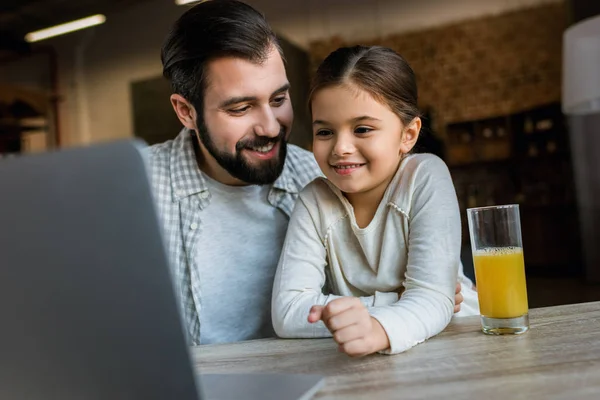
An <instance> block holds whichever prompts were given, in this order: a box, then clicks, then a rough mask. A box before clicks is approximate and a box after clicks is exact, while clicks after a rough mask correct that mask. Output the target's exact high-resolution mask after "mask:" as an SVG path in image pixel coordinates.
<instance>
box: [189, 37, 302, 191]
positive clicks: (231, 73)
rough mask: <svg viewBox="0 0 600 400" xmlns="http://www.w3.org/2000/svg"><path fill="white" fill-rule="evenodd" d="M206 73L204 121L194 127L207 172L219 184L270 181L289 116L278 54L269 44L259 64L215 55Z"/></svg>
mask: <svg viewBox="0 0 600 400" xmlns="http://www.w3.org/2000/svg"><path fill="white" fill-rule="evenodd" d="M206 77H207V81H206V91H205V95H204V125H203V126H202V125H201V124H200V125H198V126H197V128H198V134H199V137H200V144H201V149H202V152H203V153H204V154H203V155H204V162H205V163H206V164H207V165H206V166H207V167H208V168H207V169H208V171H209V174H212V175H213V178H215V179H217V180H219V181H222V182H223V183H234V184H235V183H238V184H239V183H242V184H244V183H246V184H269V183H273V182H274V181H275V180H276V179H277V178H278V177H279V175H280V174H281V172H282V170H283V165H284V162H285V156H286V142H287V138H288V136H289V132H290V129H291V126H292V121H293V119H294V114H293V111H292V105H291V103H290V96H289V83H288V80H287V76H286V73H285V67H284V64H283V60H282V59H281V56H280V54H279V52H278V51H277V50H276V49H275V48H274V47H273V48H272V49H271V51H270V52H269V55H268V58H267V59H266V60H265V61H264V62H263V63H261V64H255V63H253V62H250V61H247V60H243V59H240V58H234V57H225V58H220V59H216V60H214V61H211V62H210V63H209V64H208V68H207V74H206ZM231 178H234V179H233V181H234V182H231V181H232V179H231ZM236 181H237V182H236ZM240 181H241V182H240Z"/></svg>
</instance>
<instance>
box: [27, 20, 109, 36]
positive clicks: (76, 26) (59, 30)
mask: <svg viewBox="0 0 600 400" xmlns="http://www.w3.org/2000/svg"><path fill="white" fill-rule="evenodd" d="M104 21H106V17H105V16H104V15H102V14H96V15H92V16H91V17H87V18H82V19H78V20H75V21H71V22H67V23H64V24H60V25H56V26H52V27H50V28H46V29H41V30H39V31H35V32H30V33H28V34H27V35H25V40H26V41H28V42H29V43H32V42H38V41H40V40H44V39H48V38H51V37H54V36H58V35H64V34H65V33H69V32H73V31H78V30H80V29H85V28H89V27H91V26H95V25H100V24H102V23H104Z"/></svg>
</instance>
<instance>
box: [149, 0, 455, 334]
mask: <svg viewBox="0 0 600 400" xmlns="http://www.w3.org/2000/svg"><path fill="white" fill-rule="evenodd" d="M161 56H162V57H161V58H162V62H163V73H164V75H165V77H166V78H167V79H168V80H169V81H170V83H171V86H172V89H173V95H171V104H172V106H173V109H174V110H175V113H176V114H177V116H178V118H179V120H180V121H181V123H182V124H183V125H184V129H183V130H182V131H181V132H180V134H179V135H178V136H177V138H175V139H174V140H172V141H168V142H166V143H163V144H159V145H156V146H153V147H152V148H151V149H150V160H149V161H150V165H151V169H152V180H153V184H154V186H155V191H156V199H157V203H158V210H159V215H160V217H161V219H162V222H163V225H164V233H165V238H166V241H167V246H168V251H169V254H170V257H171V262H172V268H173V275H174V278H175V281H176V284H177V289H178V294H179V295H180V297H181V299H182V311H183V315H184V319H185V323H186V327H187V332H188V334H189V337H190V342H191V344H193V345H197V344H200V343H216V342H233V341H240V340H247V339H254V338H261V337H268V336H273V335H274V333H273V330H272V326H271V316H270V309H271V307H270V302H271V290H272V285H273V278H274V275H275V270H276V267H277V262H278V259H279V254H280V251H281V247H282V245H283V240H284V238H285V232H286V228H287V223H288V218H289V215H290V213H291V212H292V209H293V207H294V203H295V200H296V197H297V194H298V192H299V191H300V190H302V188H303V187H304V186H306V185H307V184H308V183H310V182H311V181H312V180H313V179H315V178H316V177H317V176H320V175H321V172H320V170H319V168H318V166H317V164H316V162H315V161H314V159H313V157H312V154H311V153H309V152H307V151H305V150H302V149H300V148H298V147H296V146H293V145H289V144H287V139H288V135H289V132H290V130H291V126H292V121H293V111H292V105H291V104H290V96H289V89H290V87H289V86H290V85H289V82H288V80H287V76H286V71H285V66H284V61H283V55H282V51H281V48H280V46H279V43H278V40H277V38H276V36H275V34H274V33H273V31H272V30H271V28H270V27H269V25H268V24H267V22H266V21H265V19H264V17H263V16H262V15H261V14H260V13H258V12H257V11H256V10H254V9H253V8H252V7H250V6H248V5H246V4H244V3H241V2H238V1H235V0H214V1H207V2H203V3H200V4H198V5H196V6H195V7H193V8H191V9H189V10H188V11H187V12H185V13H184V14H183V15H182V16H181V17H180V19H179V20H178V21H177V22H176V23H175V25H174V26H173V29H172V31H171V32H170V33H169V35H168V36H167V39H166V41H165V44H164V46H163V48H162V55H161ZM457 300H458V302H459V303H460V301H462V300H461V298H460V294H458V295H457ZM307 312H308V310H307Z"/></svg>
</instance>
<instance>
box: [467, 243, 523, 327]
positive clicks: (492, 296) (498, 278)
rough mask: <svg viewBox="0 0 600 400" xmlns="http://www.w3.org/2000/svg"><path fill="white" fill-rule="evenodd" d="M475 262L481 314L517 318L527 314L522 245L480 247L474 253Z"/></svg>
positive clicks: (489, 316) (492, 316) (491, 316)
mask: <svg viewBox="0 0 600 400" xmlns="http://www.w3.org/2000/svg"><path fill="white" fill-rule="evenodd" d="M473 263H474V264H475V280H476V282H477V294H478V296H479V309H480V311H481V315H483V316H484V317H488V318H515V317H520V316H522V315H525V314H527V312H528V305H527V287H526V285H525V263H524V262H523V249H522V248H520V247H498V248H487V249H482V250H478V251H476V252H474V254H473Z"/></svg>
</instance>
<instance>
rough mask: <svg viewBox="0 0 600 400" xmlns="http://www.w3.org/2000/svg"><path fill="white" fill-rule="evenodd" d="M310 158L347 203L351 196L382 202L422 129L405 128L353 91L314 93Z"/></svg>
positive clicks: (336, 88)
mask: <svg viewBox="0 0 600 400" xmlns="http://www.w3.org/2000/svg"><path fill="white" fill-rule="evenodd" d="M311 108H312V117H313V152H314V155H315V158H316V160H317V162H318V164H319V167H320V168H321V170H322V171H323V173H324V174H325V176H326V177H327V179H329V181H331V183H333V184H334V185H335V186H337V187H338V188H339V189H340V190H341V191H342V192H344V193H345V194H346V195H347V197H348V198H349V199H350V201H351V202H352V196H357V195H359V194H367V193H372V194H376V195H377V196H383V193H384V192H385V189H386V188H387V185H388V184H389V182H390V181H391V179H392V178H393V176H394V174H395V173H396V170H397V169H398V165H399V163H400V160H401V159H402V157H403V156H404V155H405V154H407V153H408V152H410V150H411V149H412V147H413V146H414V144H415V142H416V140H417V138H418V135H419V130H420V128H421V121H420V119H419V118H415V119H414V120H413V121H412V122H411V123H410V125H409V126H404V124H403V123H402V121H401V120H400V118H399V117H398V115H397V114H396V113H394V112H393V111H392V110H391V109H390V108H389V107H388V106H387V105H384V104H382V103H380V102H378V101H377V100H375V99H374V98H373V97H372V96H371V95H370V94H369V93H368V92H365V91H364V90H362V89H359V88H358V87H356V86H353V85H338V86H332V87H327V88H323V89H321V90H318V91H317V92H316V93H315V94H314V95H313V98H312V103H311Z"/></svg>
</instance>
